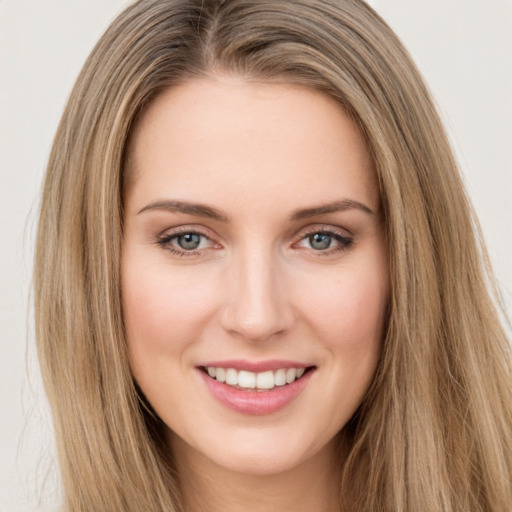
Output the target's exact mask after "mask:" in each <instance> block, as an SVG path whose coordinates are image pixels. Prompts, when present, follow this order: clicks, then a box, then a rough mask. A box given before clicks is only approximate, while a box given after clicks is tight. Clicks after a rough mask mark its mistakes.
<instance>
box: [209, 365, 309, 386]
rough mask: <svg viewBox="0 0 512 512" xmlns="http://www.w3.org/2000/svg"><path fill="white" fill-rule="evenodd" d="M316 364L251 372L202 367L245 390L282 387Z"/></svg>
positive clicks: (220, 378)
mask: <svg viewBox="0 0 512 512" xmlns="http://www.w3.org/2000/svg"><path fill="white" fill-rule="evenodd" d="M315 368H316V367H315V366H309V367H307V368H279V369H277V370H274V371H272V370H268V371H264V372H258V373H255V372H250V371H246V370H236V369H234V368H222V367H215V366H201V367H200V369H201V370H202V371H203V372H204V373H206V374H207V375H208V376H209V377H211V378H212V379H213V380H216V381H218V382H221V383H223V384H226V385H228V386H230V387H232V388H235V389H241V390H243V391H255V392H261V391H269V390H271V389H274V388H282V387H283V386H287V385H289V384H292V383H293V382H295V381H297V380H299V379H301V378H302V377H303V376H304V375H305V374H306V373H308V372H310V371H312V370H314V369H315Z"/></svg>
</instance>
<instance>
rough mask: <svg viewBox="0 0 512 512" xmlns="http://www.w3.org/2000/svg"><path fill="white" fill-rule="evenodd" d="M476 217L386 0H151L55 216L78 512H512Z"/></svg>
mask: <svg viewBox="0 0 512 512" xmlns="http://www.w3.org/2000/svg"><path fill="white" fill-rule="evenodd" d="M475 226H476V222H475V220H474V218H473V213H472V210H471V207H470V205H469V203H468V200H467V198H466V196H465V194H464V190H463V188H462V185H461V181H460V178H459V176H458V173H457V169H456V166H455V163H454V160H453V157H452V155H451V152H450V149H449V145H448V143H447V140H446V137H445V135H444V131H443V129H442V126H441V124H440V121H439V119H438V117H437V115H436V113H435V110H434V107H433V105H432V101H431V99H430V97H429V95H428V92H427V90H426V88H425V86H424V84H423V82H422V80H421V77H420V76H419V74H418V72H417V71H416V69H415V67H414V65H413V64H412V62H411V60H410V58H409V56H408V55H407V53H406V51H405V50H404V49H403V47H402V46H401V44H400V43H399V42H398V40H397V39H396V37H395V36H394V34H393V33H392V32H391V30H390V29H389V28H388V27H387V26H386V25H385V23H384V22H383V21H382V20H381V19H380V18H379V17H378V16H377V15H376V14H375V13H374V12H373V11H372V10H371V9H370V8H369V7H368V6H366V5H365V4H364V3H362V2H358V1H350V2H335V1H318V2H312V1H293V2H290V1H282V2H281V1H268V2H261V1H258V2H254V1H236V2H229V1H227V2H221V1H209V2H199V1H198V2H195V1H188V0H187V1H185V0H182V1H162V0H148V1H141V2H137V3H135V4H134V5H133V6H131V7H129V8H128V9H127V10H126V11H125V12H124V13H123V14H121V15H120V16H119V18H118V19H117V20H116V21H115V22H114V23H113V25H112V26H111V27H110V28H109V30H108V31H107V33H106V34H105V35H104V37H103V38H102V39H101V40H100V42H99V43H98V45H97V46H96V48H95V50H94V51H93V52H92V54H91V56H90V58H89V60H88V61H87V63H86V65H85V67H84V69H83V71H82V73H81V75H80V77H79V79H78V82H77V84H76V86H75V89H74V91H73V93H72V95H71V98H70V101H69V104H68V107H67V109H66V111H65V113H64V116H63V119H62V121H61V125H60V127H59V130H58V133H57V136H56V140H55V143H54V147H53V151H52V155H51V158H50V162H49V166H48V173H47V178H46V182H45V189H44V194H43V202H42V207H41V219H40V227H39V234H38V244H37V254H36V274H35V289H36V322H37V336H38V344H39V353H40V359H41V364H42V371H43V375H44V379H45V383H46V389H47V392H48V395H49V398H50V402H51V405H52V410H53V414H54V422H55V428H56V433H57V439H58V446H59V454H60V462H61V468H62V473H63V478H64V486H65V493H66V501H67V509H68V510H186V511H195V510H217V509H220V508H223V509H224V510H230V509H240V508H243V509H244V510H251V507H252V508H253V509H254V510H258V509H261V508H262V507H263V506H264V507H265V509H266V510H272V507H273V508H274V509H279V510H283V509H284V510H286V509H292V508H294V509H298V510H301V509H302V510H358V511H360V510H369V511H370V510H371V511H375V510H410V511H415V510H432V511H438V510H450V511H457V510H460V511H462V510H472V511H473V510H475V511H477V510H482V511H483V510H493V511H505V510H509V509H510V506H511V504H512V484H511V469H512V429H511V426H512V411H511V404H512V400H511V396H510V395H511V371H510V354H509V346H508V343H507V340H506V338H505V334H504V332H503V330H502V328H501V327H500V323H499V318H498V315H497V313H496V310H495V307H494V305H493V301H492V299H491V296H490V294H489V290H488V288H489V282H490V281H489V274H488V273H487V271H486V270H485V268H486V257H485V251H484V250H483V248H481V247H480V245H479V244H478V240H479V239H478V234H476V235H475V230H476V228H475ZM491 291H492V290H491Z"/></svg>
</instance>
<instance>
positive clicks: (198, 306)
mask: <svg viewBox="0 0 512 512" xmlns="http://www.w3.org/2000/svg"><path fill="white" fill-rule="evenodd" d="M206 283H208V281H206ZM122 289H123V312H124V318H125V325H126V334H127V341H128V348H129V352H130V359H131V361H132V366H133V368H134V372H135V373H136V368H139V367H141V366H142V365H144V366H149V364H156V365H164V364H169V362H170V361H179V359H180V357H181V355H182V354H183V352H184V351H185V350H186V349H187V347H188V346H189V345H191V344H192V343H193V341H194V340H196V339H198V337H199V333H200V332H201V330H202V326H204V324H205V322H208V319H209V318H210V316H211V314H212V306H213V304H214V301H215V299H214V289H213V287H211V286H206V285H205V281H204V279H203V277H202V276H201V275H198V274H197V273H196V274H193V273H191V272H187V271H183V269H178V270H176V269H175V268H174V269H173V268H171V267H170V266H169V265H166V264H165V262H164V263H163V264H162V263H161V262H160V264H158V263H156V264H155V263H153V264H146V265H141V264H139V263H138V260H137V258H130V256H129V255H127V256H126V257H125V258H124V261H123V268H122ZM166 356H170V357H166Z"/></svg>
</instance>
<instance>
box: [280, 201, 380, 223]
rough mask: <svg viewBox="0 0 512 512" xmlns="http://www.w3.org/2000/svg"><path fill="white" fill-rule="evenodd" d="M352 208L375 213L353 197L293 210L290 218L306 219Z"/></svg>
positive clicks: (371, 213) (294, 219)
mask: <svg viewBox="0 0 512 512" xmlns="http://www.w3.org/2000/svg"><path fill="white" fill-rule="evenodd" d="M352 209H356V210H361V211H363V212H365V213H368V214H369V215H375V212H374V211H373V210H372V209H371V208H368V206H366V205H365V204H363V203H360V202H359V201H354V200H353V199H342V200H340V201H334V202H332V203H328V204H324V205H320V206H314V207H312V208H305V209H301V210H295V212H294V213H293V214H292V215H291V217H290V218H291V220H292V221H297V220H302V219H307V218H309V217H316V216H317V215H326V214H328V213H335V212H342V211H345V210H352Z"/></svg>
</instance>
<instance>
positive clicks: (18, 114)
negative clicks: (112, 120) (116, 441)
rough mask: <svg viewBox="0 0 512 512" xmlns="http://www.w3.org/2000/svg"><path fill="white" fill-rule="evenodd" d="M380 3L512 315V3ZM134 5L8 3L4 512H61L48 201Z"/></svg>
mask: <svg viewBox="0 0 512 512" xmlns="http://www.w3.org/2000/svg"><path fill="white" fill-rule="evenodd" d="M230 1H233V0H230ZM234 1H236V0H234ZM370 3H371V4H372V5H373V6H374V7H375V8H376V9H377V11H378V12H379V13H380V14H381V15H382V16H383V17H384V19H386V20H387V21H388V23H389V24H390V25H391V26H392V27H393V28H394V29H395V30H396V32H397V33H398V35H399V36H400V37H401V38H402V40H403V41H404V43H405V44H406V46H407V47H408V48H409V50H410V52H411V53H412V55H413V57H414V59H415V60H416V62H417V64H418V66H419V68H420V70H421V71H422V72H423V74H424V76H425V78H426V80H427V82H428V83H429V85H430V87H431V89H432V91H433V94H434V97H435V98H436V101H437V103H438V105H439V110H440V113H441V115H442V117H443V119H444V121H445V123H446V126H447V128H448V131H449V134H450V136H451V138H452V141H453V145H454V148H455V151H456V154H457V157H458V160H459V163H460V166H461V169H462V172H463V175H464V179H465V181H466V184H467V187H468V190H469V192H470V195H471V197H472V199H473V202H474V205H475V207H476V210H477V212H478V215H479V217H480V220H481V223H482V226H483V231H484V234H485V237H486V242H487V247H488V249H489V252H490V255H491V259H492V262H493V264H494V267H495V271H496V274H497V277H498V280H499V281H500V283H501V286H502V291H503V296H504V299H505V303H506V305H507V306H506V307H507V311H508V314H509V316H510V313H511V311H512V268H511V267H512V265H511V264H510V263H511V261H510V256H511V254H512V200H511V198H512V0H485V1H483V0H429V1H428V2H427V1H425V0H373V1H372V2H370ZM126 4H127V2H126V1H125V0H45V1H42V0H0V173H1V174H0V244H1V247H0V255H1V256H0V257H1V260H0V512H18V511H20V512H21V511H24V512H25V511H29V510H50V508H51V506H52V505H53V504H55V503H56V502H58V496H59V492H58V472H57V471H56V463H55V454H54V447H53V436H52V427H51V420H50V417H49V413H48V411H47V407H46V402H45V399H44V393H43V391H42V389H41V385H40V377H39V373H38V367H37V360H36V358H35V350H34V337H33V322H32V316H31V315H32V313H31V310H30V303H31V301H30V273H31V266H32V256H33V241H34V233H35V224H36V217H37V203H38V194H39V190H40V186H41V180H42V176H43V172H44V167H45V163H46V161H47V158H48V153H49V150H50V145H51V141H52V138H53V134H54V132H55V129H56V127H57V123H58V120H59V117H60V114H61V112H62V109H63V107H64V104H65V101H66V98H67V96H68V94H69V92H70V90H71V87H72V85H73V82H74V79H75V77H76V76H77V74H78V72H79V70H80V68H81V66H82V64H83V62H84V60H85V58H86V56H87V55H88V53H89V52H90V50H91V48H92V46H93V44H94V43H95V41H96V40H97V39H98V37H99V36H100V35H101V33H102V32H103V31H104V30H105V28H106V27H107V26H108V24H109V22H110V21H111V20H112V19H113V17H114V16H115V15H116V14H117V13H118V12H119V11H120V10H121V9H122V8H123V7H124V6H125V5H126Z"/></svg>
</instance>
